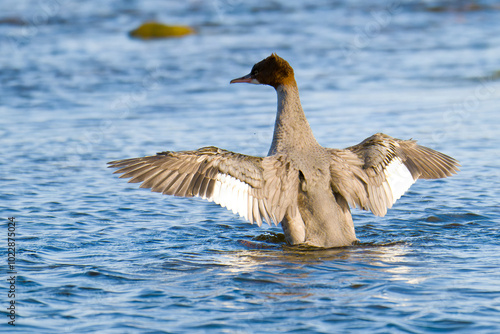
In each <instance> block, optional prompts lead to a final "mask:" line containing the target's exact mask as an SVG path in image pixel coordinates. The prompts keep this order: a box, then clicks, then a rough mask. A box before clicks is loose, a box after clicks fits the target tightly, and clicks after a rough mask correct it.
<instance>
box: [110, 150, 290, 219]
mask: <svg viewBox="0 0 500 334" xmlns="http://www.w3.org/2000/svg"><path fill="white" fill-rule="evenodd" d="M109 165H110V166H109V167H112V168H119V169H118V170H117V171H115V173H120V174H123V175H121V176H120V178H131V179H130V180H129V182H132V183H134V182H142V184H141V186H140V187H141V188H151V191H154V192H161V193H162V194H166V195H174V196H182V197H193V196H195V197H201V198H203V199H206V200H209V201H213V202H215V203H217V204H219V205H221V206H223V207H226V208H227V209H228V210H232V211H233V212H234V213H238V214H239V215H240V216H241V217H243V218H245V219H247V220H248V221H249V222H250V223H252V224H253V223H254V222H256V223H257V224H258V225H259V226H261V225H262V221H263V220H266V221H267V222H268V224H270V223H271V221H272V222H274V223H275V224H276V225H277V224H278V223H279V222H280V221H281V220H282V219H283V216H284V213H285V211H286V208H287V207H288V206H290V204H291V202H290V198H289V196H287V194H286V193H285V190H287V189H288V188H289V186H288V184H289V180H290V178H291V177H290V176H289V174H292V172H293V170H291V169H286V168H287V166H286V164H283V163H282V161H281V160H280V159H279V157H266V158H260V157H253V156H248V155H243V154H238V153H233V152H230V151H226V150H223V149H219V148H217V147H213V146H211V147H204V148H200V149H198V150H196V151H182V152H161V153H158V154H157V155H155V156H148V157H143V158H133V159H125V160H118V161H112V162H109ZM288 167H289V166H288Z"/></svg>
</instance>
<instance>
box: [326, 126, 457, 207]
mask: <svg viewBox="0 0 500 334" xmlns="http://www.w3.org/2000/svg"><path fill="white" fill-rule="evenodd" d="M329 151H330V153H331V164H330V173H331V185H332V189H334V191H336V192H338V193H340V194H341V195H342V196H343V197H344V198H345V199H346V200H347V202H348V203H349V205H351V206H353V207H356V206H359V207H360V208H362V209H364V210H371V211H372V212H373V213H374V214H375V215H377V216H384V215H385V214H386V212H387V209H388V208H391V207H392V205H393V204H394V203H395V202H396V201H397V200H398V199H399V198H400V197H401V196H402V195H403V194H404V193H405V192H406V191H407V190H408V189H409V188H410V186H411V185H412V184H413V183H415V181H416V180H417V179H419V178H423V179H437V178H443V177H447V176H451V175H452V174H456V172H457V171H458V166H460V165H459V164H458V161H456V160H455V159H453V158H451V157H449V156H447V155H445V154H443V153H440V152H437V151H435V150H432V149H430V148H427V147H424V146H420V145H417V144H416V142H415V141H414V140H400V139H396V138H392V137H390V136H387V135H385V134H382V133H378V134H375V135H373V136H371V137H369V138H367V139H365V140H364V141H363V142H361V143H360V144H358V145H355V146H351V147H348V148H346V149H344V150H335V149H330V150H329Z"/></svg>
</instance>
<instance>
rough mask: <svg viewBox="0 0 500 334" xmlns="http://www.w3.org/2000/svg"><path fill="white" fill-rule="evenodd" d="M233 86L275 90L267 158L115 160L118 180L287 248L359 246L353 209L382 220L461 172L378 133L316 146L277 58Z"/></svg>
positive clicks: (208, 154)
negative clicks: (276, 232) (278, 239)
mask: <svg viewBox="0 0 500 334" xmlns="http://www.w3.org/2000/svg"><path fill="white" fill-rule="evenodd" d="M231 82H232V83H234V82H248V83H256V84H268V85H271V86H273V87H274V88H275V89H276V91H277V94H278V112H277V116H276V124H275V129H274V136H273V142H272V144H271V148H270V150H269V154H268V156H267V157H264V158H261V157H253V156H248V155H243V154H239V153H234V152H230V151H226V150H223V149H220V148H216V147H204V148H200V149H198V150H195V151H182V152H162V153H158V154H157V155H155V156H149V157H143V158H133V159H125V160H118V161H112V162H110V163H109V164H110V167H113V168H119V169H118V170H117V171H116V172H115V173H120V174H122V175H121V176H120V178H131V179H130V180H129V182H142V184H141V186H140V187H141V188H151V190H152V191H154V192H161V193H163V194H166V195H174V196H182V197H193V196H196V197H201V198H203V199H207V200H210V201H214V202H215V203H217V204H220V205H221V206H224V207H227V208H228V209H230V210H232V211H233V212H235V213H238V214H240V216H242V217H243V218H245V219H247V220H248V221H249V222H250V223H254V222H255V223H257V224H258V225H259V226H260V225H261V224H262V221H267V222H268V223H269V224H271V222H272V223H274V224H276V225H278V224H279V223H281V225H282V228H283V231H284V233H285V237H286V240H287V242H288V243H290V244H307V245H310V246H317V247H341V246H348V245H351V244H352V243H353V242H354V241H356V235H355V231H354V225H353V222H352V217H351V213H350V207H359V208H361V209H363V210H371V211H372V212H373V213H374V214H375V215H378V216H384V215H385V214H386V212H387V209H388V208H391V207H392V205H393V204H394V203H395V202H396V200H397V199H399V198H400V197H401V195H403V193H404V192H405V191H406V190H407V189H408V188H409V187H410V186H411V184H413V183H414V182H415V181H416V180H417V179H419V178H422V179H436V178H442V177H447V176H451V175H452V174H455V173H456V172H457V171H458V166H459V164H458V162H457V161H456V160H455V159H453V158H451V157H449V156H447V155H445V154H442V153H440V152H437V151H434V150H432V149H430V148H427V147H423V146H419V145H417V144H416V141H414V140H399V139H395V138H392V137H390V136H387V135H385V134H381V133H379V134H375V135H373V136H371V137H369V138H367V139H365V140H364V141H362V142H361V143H360V144H358V145H355V146H351V147H348V148H346V149H330V148H325V147H322V146H320V145H319V144H318V142H317V141H316V139H315V138H314V136H313V134H312V131H311V128H310V127H309V124H308V122H307V119H306V117H305V115H304V112H303V110H302V106H301V104H300V99H299V92H298V89H297V85H296V83H295V79H294V75H293V69H292V68H291V67H290V65H288V63H287V62H286V61H285V60H283V59H282V58H280V57H278V56H277V55H275V54H273V55H271V56H270V57H268V58H266V59H264V60H263V61H261V62H260V63H258V64H256V65H255V66H254V67H253V69H252V72H251V73H250V74H248V75H246V76H244V77H241V78H238V79H235V80H233V81H231Z"/></svg>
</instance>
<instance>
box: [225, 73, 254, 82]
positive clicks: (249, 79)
mask: <svg viewBox="0 0 500 334" xmlns="http://www.w3.org/2000/svg"><path fill="white" fill-rule="evenodd" d="M253 80H254V78H252V75H251V74H247V75H245V76H242V77H241V78H236V79H233V80H231V81H230V82H229V83H232V84H233V83H238V82H247V83H252V82H253Z"/></svg>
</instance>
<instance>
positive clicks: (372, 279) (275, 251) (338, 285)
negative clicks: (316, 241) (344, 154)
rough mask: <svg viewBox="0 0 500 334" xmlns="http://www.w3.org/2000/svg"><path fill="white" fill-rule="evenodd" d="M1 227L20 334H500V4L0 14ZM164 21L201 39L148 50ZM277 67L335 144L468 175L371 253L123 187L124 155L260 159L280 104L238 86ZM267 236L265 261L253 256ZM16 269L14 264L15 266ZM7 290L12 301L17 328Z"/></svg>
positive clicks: (427, 198) (381, 231)
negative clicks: (145, 27) (411, 153)
mask: <svg viewBox="0 0 500 334" xmlns="http://www.w3.org/2000/svg"><path fill="white" fill-rule="evenodd" d="M0 8H1V11H0V13H1V14H0V43H1V48H0V63H1V69H0V81H1V83H0V85H1V94H0V115H1V117H0V138H1V143H2V145H1V147H2V159H1V160H0V179H1V182H2V183H1V184H2V191H1V192H0V212H2V217H1V218H2V219H3V221H2V224H1V226H2V232H1V233H2V238H3V239H2V240H4V242H3V243H2V244H3V245H4V246H2V247H5V244H6V242H5V238H6V235H7V219H6V218H7V217H11V216H14V217H16V221H17V230H16V232H17V239H16V247H17V257H16V268H17V272H18V281H17V294H16V303H17V305H18V308H17V311H18V313H17V315H18V317H17V319H16V323H17V325H16V327H15V328H14V331H15V332H16V333H208V332H210V333H212V332H214V333H262V332H304V333H367V332H370V333H435V332H440V333H442V332H452V331H453V332H462V333H494V332H498V331H499V330H500V320H498V319H500V270H499V268H500V259H499V256H498V254H499V252H500V238H499V236H500V229H499V223H500V209H499V207H500V201H499V196H498V195H499V189H500V181H499V176H500V174H499V169H498V161H499V158H500V149H499V147H500V141H499V139H498V126H499V124H500V113H499V112H498V105H499V102H500V83H499V81H498V79H499V75H498V73H499V72H498V71H499V70H500V61H499V59H500V58H499V55H500V21H499V20H498V15H499V13H500V12H499V8H498V4H497V3H496V2H495V1H476V2H474V3H472V2H468V1H460V2H451V1H403V2H401V3H397V2H395V3H392V4H390V5H389V4H388V3H387V2H384V1H331V2H330V1H315V2H313V3H309V4H304V3H303V2H301V1H273V2H269V3H263V2H260V1H249V2H248V1H224V0H214V1H206V2H200V1H185V2H173V1H170V2H160V3H157V2H145V1H144V2H138V1H114V2H110V3H106V4H102V3H101V2H96V1H86V2H84V3H76V2H69V1H53V2H51V1H48V2H33V1H3V2H2V4H1V5H0ZM150 19H157V20H160V21H162V22H166V23H179V24H189V25H192V26H194V27H195V28H196V30H197V34H195V35H192V36H188V37H185V38H181V39H169V40H161V41H148V42H144V41H139V40H134V39H130V38H129V37H128V36H127V32H128V31H129V30H131V29H134V28H135V27H136V26H138V25H139V24H140V23H142V22H143V21H146V20H150ZM271 52H277V53H278V54H279V55H280V56H282V57H283V58H285V59H287V60H288V61H289V62H290V63H291V65H292V66H293V67H294V68H295V74H296V78H297V81H298V84H299V89H300V91H301V99H302V103H303V106H304V109H305V110H306V114H307V116H308V119H309V122H310V124H311V127H312V128H313V131H314V133H315V135H316V138H317V139H318V141H319V142H320V143H321V144H322V145H324V146H327V147H345V146H349V145H353V144H356V143H358V142H360V141H361V140H363V139H364V138H366V137H368V136H370V135H372V134H374V133H376V132H384V133H387V134H389V135H392V136H394V137H398V138H404V139H408V138H414V139H418V140H419V143H421V144H422V145H426V146H430V147H432V148H435V149H438V150H440V151H442V152H444V153H446V154H449V155H451V156H453V157H455V158H457V159H458V160H460V162H461V164H462V170H461V172H460V173H459V175H457V176H454V177H452V178H449V179H445V180H436V181H419V182H417V183H416V184H415V185H414V186H413V187H412V188H411V189H410V191H409V192H408V193H407V194H406V195H405V196H403V197H402V198H401V199H400V200H399V201H398V202H397V204H396V205H395V206H394V208H393V209H391V210H390V211H389V212H388V214H387V215H386V216H385V217H383V218H379V217H375V216H373V215H372V214H370V213H366V212H361V211H358V210H354V212H353V214H354V219H355V226H356V230H357V236H358V238H359V239H360V243H359V244H358V245H356V246H353V247H349V248H345V249H334V250H317V251H311V250H304V249H300V248H294V247H288V246H286V245H285V244H284V242H283V237H282V235H281V229H280V228H279V227H266V226H264V227H262V228H258V227H256V226H252V225H250V224H247V223H245V222H244V221H242V220H241V219H239V218H238V217H236V216H235V215H233V214H232V213H231V212H229V211H227V210H225V209H223V208H220V207H218V206H216V205H214V204H213V203H207V202H204V201H201V200H198V199H179V198H171V197H166V196H160V195H159V194H156V193H150V192H149V191H147V190H143V189H138V186H137V185H136V184H127V183H126V182H124V181H123V180H118V179H117V177H116V176H114V175H112V174H111V170H109V169H107V168H106V162H108V161H111V160H116V159H122V158H128V157H137V156H143V155H152V154H155V153H156V152H159V151H164V150H188V149H196V148H198V147H202V146H207V145H215V146H218V147H221V148H225V149H228V150H232V151H236V152H241V153H245V154H254V155H261V156H262V155H265V154H266V153H267V150H268V148H269V145H270V142H271V136H272V127H273V125H274V113H275V109H276V105H275V104H276V96H275V93H274V91H273V89H272V88H270V87H266V86H250V85H231V86H229V84H228V83H229V80H231V79H233V78H235V77H239V76H241V75H244V74H246V73H248V72H249V70H250V68H251V66H252V65H253V64H254V63H255V62H257V61H259V60H261V59H263V58H264V57H267V56H268V55H269V54H270V53H271ZM249 241H250V242H256V243H259V244H260V245H262V247H261V248H252V247H248V242H249ZM4 265H5V261H4ZM7 289H8V286H7V284H2V285H0V295H1V296H2V297H1V298H0V300H1V301H2V307H1V310H2V314H3V320H2V321H1V322H0V328H1V329H2V331H12V330H13V328H12V327H11V326H8V325H7V321H6V318H7V316H6V307H7V302H8V298H7V292H8V291H7Z"/></svg>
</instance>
